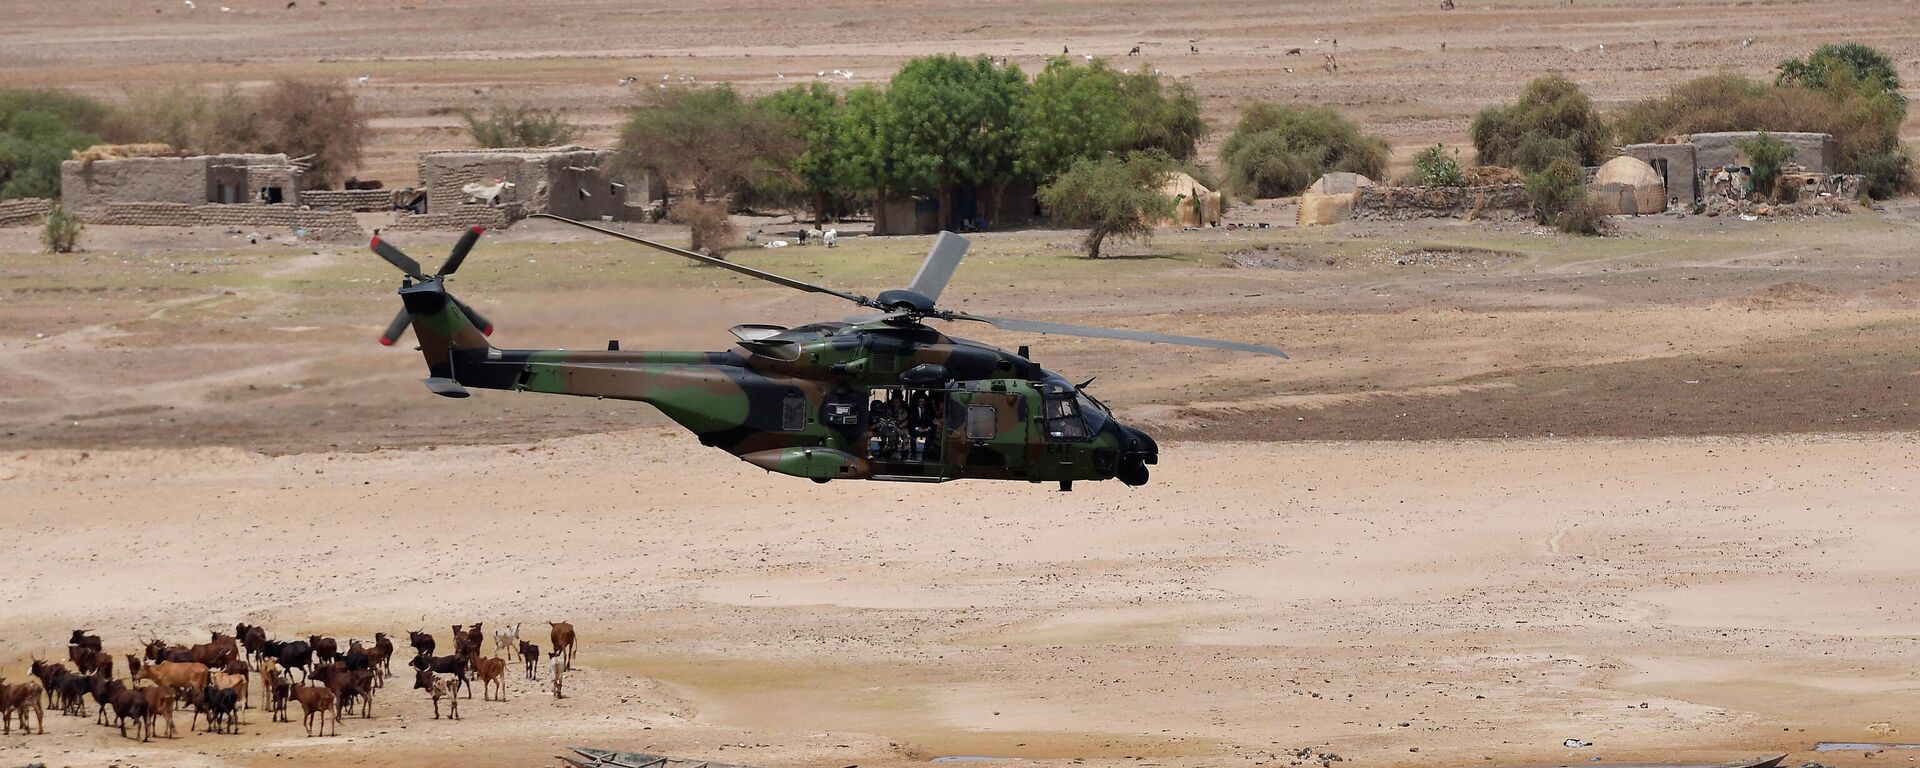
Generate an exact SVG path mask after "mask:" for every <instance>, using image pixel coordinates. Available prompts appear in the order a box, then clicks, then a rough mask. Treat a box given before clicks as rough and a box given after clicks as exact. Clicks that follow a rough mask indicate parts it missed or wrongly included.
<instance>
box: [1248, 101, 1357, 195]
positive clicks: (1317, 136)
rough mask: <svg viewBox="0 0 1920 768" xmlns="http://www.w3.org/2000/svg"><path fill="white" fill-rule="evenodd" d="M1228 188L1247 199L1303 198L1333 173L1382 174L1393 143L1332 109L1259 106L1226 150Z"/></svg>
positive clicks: (1252, 108) (1251, 107) (1261, 103)
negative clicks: (1389, 144)
mask: <svg viewBox="0 0 1920 768" xmlns="http://www.w3.org/2000/svg"><path fill="white" fill-rule="evenodd" d="M1220 163H1221V165H1222V166H1223V167H1224V168H1225V169H1226V178H1227V185H1228V186H1229V187H1230V188H1232V189H1233V190H1234V191H1235V192H1237V193H1239V194H1240V195H1241V196H1242V197H1281V196H1285V195H1292V194H1297V193H1299V192H1300V190H1302V189H1306V187H1307V185H1308V184H1312V183H1313V180H1314V179H1317V178H1319V177H1320V176H1321V175H1323V174H1326V173H1328V172H1331V171H1347V172H1351V173H1358V174H1361V175H1364V176H1373V177H1378V176H1380V175H1381V174H1382V173H1383V172H1384V171H1385V170H1386V167H1387V142H1386V141H1385V140H1384V139H1381V138H1379V137H1377V136H1372V135H1369V134H1365V133H1362V132H1361V131H1360V127H1359V126H1358V125H1355V124H1354V123H1353V122H1352V121H1349V120H1347V119H1346V118H1344V117H1341V116H1340V113H1338V112H1335V111H1333V110H1331V109H1328V108H1326V107H1288V106H1282V105H1279V104H1273V103H1269V102H1264V101H1262V102H1255V103H1254V104H1253V106H1250V107H1248V108H1247V111H1246V114H1244V115H1242V116H1241V117H1240V122H1239V124H1238V125H1236V126H1235V127H1234V130H1233V133H1232V134H1231V135H1229V136H1228V137H1227V140H1226V141H1225V142H1224V143H1222V144H1221V146H1220Z"/></svg>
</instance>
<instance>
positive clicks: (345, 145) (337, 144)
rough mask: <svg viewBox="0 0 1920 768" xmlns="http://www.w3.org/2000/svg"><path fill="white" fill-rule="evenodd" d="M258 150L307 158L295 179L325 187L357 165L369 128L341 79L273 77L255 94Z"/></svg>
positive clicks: (309, 184)
mask: <svg viewBox="0 0 1920 768" xmlns="http://www.w3.org/2000/svg"><path fill="white" fill-rule="evenodd" d="M259 114H260V140H261V149H262V150H263V151H267V152H284V153H286V155H287V156H288V157H294V158H298V157H308V156H310V157H308V159H307V161H306V163H307V172H306V174H305V175H304V176H303V177H302V181H301V183H302V184H303V185H304V186H305V187H307V188H308V189H326V188H328V187H331V186H333V185H334V184H336V183H338V182H340V181H343V180H345V179H346V177H347V175H348V174H349V173H351V172H352V171H353V169H354V168H355V166H358V165H359V164H360V157H361V148H362V147H364V146H365V145H366V143H367V138H368V136H369V135H371V133H372V131H371V129H369V128H368V127H367V116H366V113H364V112H362V111H360V103H359V100H358V99H356V98H354V95H353V92H352V91H350V90H348V89H347V87H346V86H345V85H343V84H341V83H335V82H323V81H318V80H278V81H275V82H274V83H273V84H272V85H269V86H267V88H266V90H265V91H262V92H261V94H260V102H259Z"/></svg>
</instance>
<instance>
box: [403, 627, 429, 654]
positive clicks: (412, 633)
mask: <svg viewBox="0 0 1920 768" xmlns="http://www.w3.org/2000/svg"><path fill="white" fill-rule="evenodd" d="M407 645H411V646H413V649H414V650H415V651H419V652H420V653H424V654H427V655H429V656H431V655H433V635H429V634H427V633H426V632H422V631H419V630H408V632H407Z"/></svg>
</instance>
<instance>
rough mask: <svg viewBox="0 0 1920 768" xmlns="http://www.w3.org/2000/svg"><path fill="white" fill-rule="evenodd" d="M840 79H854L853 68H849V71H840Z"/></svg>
mask: <svg viewBox="0 0 1920 768" xmlns="http://www.w3.org/2000/svg"><path fill="white" fill-rule="evenodd" d="M840 79H842V80H852V79H853V70H851V69H849V70H847V71H845V72H842V73H840Z"/></svg>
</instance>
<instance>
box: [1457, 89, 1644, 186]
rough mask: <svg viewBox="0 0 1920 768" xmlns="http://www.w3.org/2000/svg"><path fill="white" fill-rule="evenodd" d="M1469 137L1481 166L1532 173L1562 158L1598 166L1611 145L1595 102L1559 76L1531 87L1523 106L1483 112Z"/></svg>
mask: <svg viewBox="0 0 1920 768" xmlns="http://www.w3.org/2000/svg"><path fill="white" fill-rule="evenodd" d="M1471 133H1472V135H1473V148H1474V149H1475V150H1476V151H1478V152H1479V153H1480V162H1482V163H1487V164H1491V165H1504V166H1507V167H1510V168H1515V169H1518V170H1520V171H1523V172H1528V173H1532V172H1536V171H1542V170H1545V169H1546V168H1547V166H1548V165H1551V164H1552V162H1553V161H1554V160H1558V159H1570V160H1571V161H1572V162H1574V163H1575V164H1576V165H1598V164H1599V163H1600V160H1601V159H1602V158H1603V157H1604V156H1605V155H1606V153H1607V151H1608V149H1609V148H1610V146H1611V142H1610V137H1611V132H1610V131H1609V130H1608V129H1607V125H1606V121H1604V120H1602V119H1601V117H1600V113H1599V111H1597V110H1595V109H1594V107H1593V100H1592V99H1590V98H1587V94H1586V92H1585V91H1582V90H1580V86H1578V85H1576V84H1574V82H1573V81H1572V80H1568V79H1566V78H1565V77H1562V76H1560V75H1548V76H1546V77H1542V78H1538V79H1535V80H1534V81H1533V82H1531V83H1528V84H1527V88H1526V90H1525V91H1524V92H1522V93H1521V94H1520V99H1519V101H1516V102H1514V103H1512V104H1508V105H1505V106H1498V107H1488V108H1486V109H1483V110H1481V111H1480V114H1478V115H1475V116H1474V118H1473V126H1472V128H1471Z"/></svg>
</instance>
